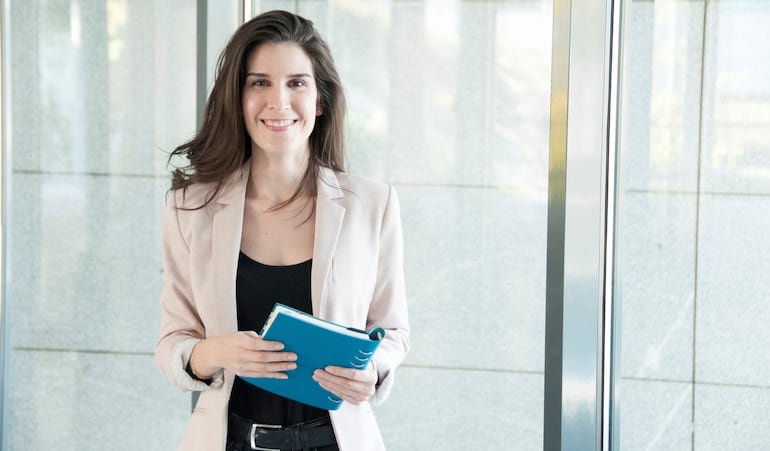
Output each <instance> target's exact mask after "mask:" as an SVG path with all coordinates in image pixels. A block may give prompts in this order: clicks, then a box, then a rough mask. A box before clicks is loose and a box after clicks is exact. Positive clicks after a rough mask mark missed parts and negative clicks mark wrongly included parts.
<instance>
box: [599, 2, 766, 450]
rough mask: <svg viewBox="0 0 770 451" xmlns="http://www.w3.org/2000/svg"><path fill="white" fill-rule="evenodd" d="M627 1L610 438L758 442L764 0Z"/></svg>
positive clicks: (700, 445) (762, 418) (656, 445)
mask: <svg viewBox="0 0 770 451" xmlns="http://www.w3.org/2000/svg"><path fill="white" fill-rule="evenodd" d="M704 5H707V6H704ZM629 7H630V10H629V11H628V22H627V26H626V34H625V36H624V39H625V45H624V52H625V56H624V58H625V59H626V62H625V67H624V72H623V76H622V79H623V82H622V84H623V87H622V93H621V96H622V98H623V103H622V108H621V110H622V113H621V119H620V121H621V124H622V126H621V128H622V131H621V144H620V153H619V155H620V168H621V174H620V177H619V182H618V183H619V187H618V188H619V190H618V191H619V193H620V198H619V203H618V213H619V217H618V225H619V230H618V240H619V241H618V247H617V248H618V258H617V264H618V266H617V268H616V273H617V276H618V285H617V286H616V303H617V305H618V308H617V311H619V312H621V313H620V317H619V320H620V323H619V324H620V335H621V337H620V351H619V353H618V356H619V357H618V359H617V360H616V362H615V363H616V368H617V369H618V371H619V377H618V381H617V385H616V387H615V390H616V395H617V397H616V399H615V402H616V403H617V405H618V407H619V410H618V411H617V412H616V414H617V415H616V416H615V421H616V422H618V423H619V431H620V436H619V437H615V442H614V444H615V447H616V449H696V450H711V449H714V450H717V449H719V450H721V449H764V448H766V446H767V443H770V419H768V417H767V415H766V414H765V410H766V408H767V405H768V402H769V400H770V388H769V387H770V364H769V363H768V360H767V358H766V352H765V351H764V350H765V349H767V347H768V346H770V334H768V329H767V324H768V322H770V306H769V305H768V303H767V299H768V298H770V289H769V288H768V284H767V282H766V280H767V274H768V273H770V260H768V258H767V255H768V254H769V253H770V240H768V235H767V230H770V83H768V80H770V32H769V31H768V27H767V24H768V23H770V4H769V3H767V2H764V1H759V0H732V1H720V0H716V1H710V2H700V1H670V2H649V1H634V2H630V3H629ZM616 426H618V425H616ZM618 447H619V448H618Z"/></svg>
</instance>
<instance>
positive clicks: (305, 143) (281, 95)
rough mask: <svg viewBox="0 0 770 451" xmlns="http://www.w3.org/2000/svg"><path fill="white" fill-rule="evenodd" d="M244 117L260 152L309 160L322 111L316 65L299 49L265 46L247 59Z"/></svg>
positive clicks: (290, 45)
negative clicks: (310, 138)
mask: <svg viewBox="0 0 770 451" xmlns="http://www.w3.org/2000/svg"><path fill="white" fill-rule="evenodd" d="M242 102H243V115H244V121H245V124H246V130H247V131H248V132H249V135H250V136H251V140H252V142H253V144H252V148H253V151H255V152H263V153H264V154H266V155H265V156H279V157H292V156H294V157H296V158H299V159H302V161H306V159H307V152H308V150H309V137H310V133H311V132H312V131H313V126H314V125H315V118H316V115H317V114H320V111H319V110H318V90H317V88H316V83H315V79H314V78H313V63H312V62H311V61H310V58H309V57H308V56H307V55H306V54H305V52H304V51H303V50H302V48H300V47H299V46H298V45H297V44H294V43H292V42H279V43H265V44H262V45H260V46H259V47H257V48H256V49H254V50H253V51H252V52H251V54H250V55H249V56H248V59H247V60H246V84H245V86H244V87H243V98H242Z"/></svg>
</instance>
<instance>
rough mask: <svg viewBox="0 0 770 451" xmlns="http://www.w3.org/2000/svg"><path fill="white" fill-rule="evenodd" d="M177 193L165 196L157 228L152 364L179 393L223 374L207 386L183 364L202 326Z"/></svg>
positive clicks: (200, 387) (201, 334)
mask: <svg viewBox="0 0 770 451" xmlns="http://www.w3.org/2000/svg"><path fill="white" fill-rule="evenodd" d="M178 204H181V194H180V193H179V192H174V193H172V194H171V196H169V201H168V202H167V205H166V209H165V211H164V213H163V222H162V225H161V249H162V253H163V256H162V261H163V277H162V291H161V298H160V307H161V310H160V338H159V339H158V343H157V345H156V347H155V361H156V364H157V365H158V368H159V369H160V372H161V373H162V374H163V376H165V377H166V379H168V380H169V381H170V382H171V383H172V384H173V385H174V386H175V387H177V388H178V389H179V390H182V391H204V390H207V389H209V388H213V387H219V386H221V385H222V384H223V382H224V377H223V371H221V370H220V371H219V372H218V373H217V374H215V375H214V376H213V378H212V379H211V382H210V383H209V384H207V383H205V382H203V381H201V380H198V379H195V378H193V377H192V376H191V375H190V374H189V373H188V372H187V371H186V368H187V364H188V362H189V360H190V354H191V353H192V349H193V347H194V346H195V345H196V344H197V343H198V342H199V341H200V340H202V339H203V338H205V336H206V333H205V327H204V325H203V322H202V321H201V319H200V316H199V315H198V312H197V309H196V306H195V298H194V294H193V288H192V281H191V278H190V267H191V263H192V262H191V258H190V247H189V243H188V242H187V241H185V237H184V234H183V230H182V227H181V222H180V214H181V213H191V212H186V211H185V210H180V209H179V208H177V205H178Z"/></svg>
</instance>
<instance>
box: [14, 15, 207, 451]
mask: <svg viewBox="0 0 770 451" xmlns="http://www.w3.org/2000/svg"><path fill="white" fill-rule="evenodd" d="M195 6H196V5H195V2H194V1H192V2H191V1H189V0H173V1H168V0H163V1H158V2H147V1H144V0H71V1H55V0H47V1H45V0H41V1H34V2H30V1H5V2H4V10H3V16H4V23H3V41H4V44H5V52H4V53H3V68H4V83H5V84H6V86H5V88H6V91H5V92H6V93H7V94H8V95H6V96H4V101H5V105H4V108H5V110H4V111H5V114H4V117H5V118H6V123H5V124H6V127H5V128H4V132H5V133H6V136H5V149H4V152H5V155H4V159H5V164H6V166H7V167H6V172H5V177H4V180H3V185H4V196H5V199H6V207H7V211H6V213H7V217H6V218H5V220H6V246H5V262H6V272H5V277H4V283H5V284H6V286H5V298H4V300H3V303H4V310H5V314H6V318H5V326H6V329H7V330H5V331H3V332H4V333H5V337H6V339H7V342H4V348H5V349H4V351H5V360H6V371H5V374H4V376H3V380H2V383H3V385H4V387H5V396H4V398H3V402H2V410H3V417H4V419H5V424H4V425H3V431H2V435H3V439H4V444H3V449H8V450H31V449H48V448H51V447H53V448H57V449H72V450H88V449H103V448H105V447H106V448H111V449H112V448H114V449H137V450H139V449H141V450H152V449H156V450H169V449H173V448H174V447H175V446H176V443H177V439H178V437H179V436H180V435H181V433H182V428H183V427H184V422H185V420H186V418H187V416H188V414H189V405H190V400H189V395H187V394H182V393H175V392H174V391H173V390H171V389H170V388H169V386H168V384H167V383H166V382H165V381H164V380H163V379H162V378H161V377H159V375H158V372H157V369H156V368H155V363H154V358H153V352H154V345H155V340H156V338H157V329H158V324H159V321H158V294H159V292H160V271H161V263H160V252H159V241H158V240H159V239H158V236H159V225H160V214H161V211H162V208H163V205H164V203H165V192H166V189H167V186H168V177H167V171H166V169H165V164H164V163H165V155H166V152H168V151H169V150H170V149H172V148H173V146H175V145H176V144H178V143H180V142H181V141H182V140H183V139H185V138H187V137H189V136H190V134H191V133H192V132H193V130H194V128H195V120H196V119H195V96H194V93H195V73H196V71H195V42H196V39H195V33H196V29H195V23H196V22H195V21H196V10H195Z"/></svg>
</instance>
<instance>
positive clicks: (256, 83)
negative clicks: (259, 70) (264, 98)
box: [251, 78, 268, 86]
mask: <svg viewBox="0 0 770 451" xmlns="http://www.w3.org/2000/svg"><path fill="white" fill-rule="evenodd" d="M267 85H268V83H267V80H264V79H259V78H258V79H255V80H252V81H251V86H267Z"/></svg>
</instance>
